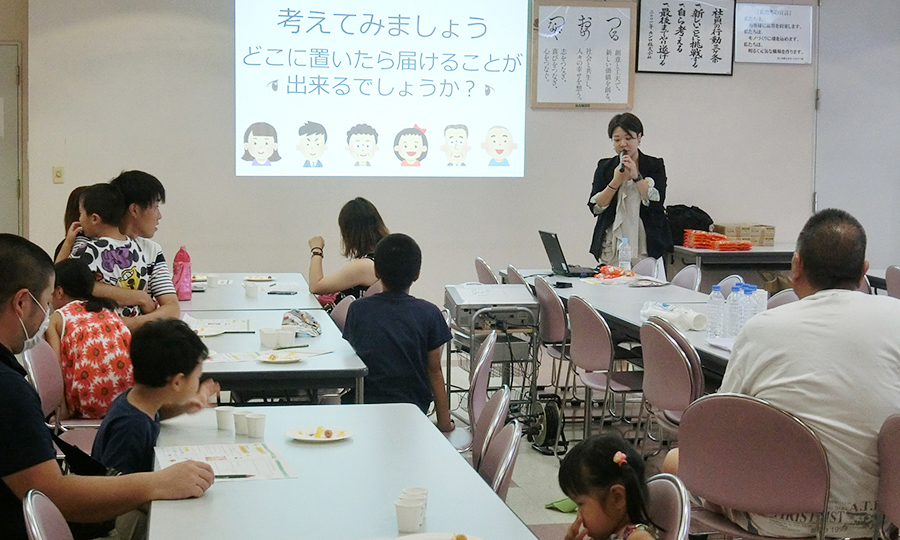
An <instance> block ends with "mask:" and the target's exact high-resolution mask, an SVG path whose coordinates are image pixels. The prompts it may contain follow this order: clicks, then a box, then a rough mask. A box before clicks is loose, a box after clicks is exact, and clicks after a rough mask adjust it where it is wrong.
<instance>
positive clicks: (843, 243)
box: [797, 208, 866, 290]
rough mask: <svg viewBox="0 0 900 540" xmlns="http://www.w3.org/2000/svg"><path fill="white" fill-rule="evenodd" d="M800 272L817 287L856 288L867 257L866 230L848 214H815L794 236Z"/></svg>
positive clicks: (835, 212) (835, 210) (841, 212)
mask: <svg viewBox="0 0 900 540" xmlns="http://www.w3.org/2000/svg"><path fill="white" fill-rule="evenodd" d="M797 253H799V254H800V260H801V261H802V262H803V273H804V275H805V276H806V280H807V281H809V284H810V285H812V286H813V287H815V288H817V289H820V290H822V289H854V290H855V289H857V288H858V287H859V283H860V281H861V280H862V276H863V267H864V265H865V260H866V231H865V229H863V226H862V224H861V223H860V222H859V221H858V220H857V219H856V218H855V217H853V216H851V215H850V214H849V213H847V212H845V211H843V210H838V209H836V208H828V209H825V210H822V211H821V212H818V213H817V214H814V215H813V216H812V217H811V218H809V220H808V221H807V222H806V225H804V226H803V230H802V231H800V235H799V236H798V237H797Z"/></svg>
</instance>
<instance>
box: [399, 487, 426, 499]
mask: <svg viewBox="0 0 900 540" xmlns="http://www.w3.org/2000/svg"><path fill="white" fill-rule="evenodd" d="M403 494H404V495H424V496H425V500H426V501H427V500H428V488H422V487H408V488H403Z"/></svg>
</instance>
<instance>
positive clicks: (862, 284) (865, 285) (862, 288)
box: [856, 274, 872, 294]
mask: <svg viewBox="0 0 900 540" xmlns="http://www.w3.org/2000/svg"><path fill="white" fill-rule="evenodd" d="M856 290H857V291H859V292H861V293H866V294H872V285H871V284H870V283H869V276H867V275H865V274H863V277H862V279H861V280H859V287H857V288H856Z"/></svg>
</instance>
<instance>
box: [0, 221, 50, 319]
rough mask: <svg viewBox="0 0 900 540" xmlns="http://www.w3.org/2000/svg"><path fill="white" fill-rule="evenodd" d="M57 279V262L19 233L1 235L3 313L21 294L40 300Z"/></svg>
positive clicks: (0, 284)
mask: <svg viewBox="0 0 900 540" xmlns="http://www.w3.org/2000/svg"><path fill="white" fill-rule="evenodd" d="M52 276H53V259H51V258H50V255H47V253H46V252H45V251H44V250H43V249H41V248H39V247H38V246H37V245H36V244H34V243H32V242H30V241H28V240H26V239H24V238H22V237H21V236H17V235H15V234H5V233H3V234H0V312H2V311H3V310H4V309H5V308H6V303H7V302H8V301H9V299H10V298H12V297H13V296H14V295H15V294H16V293H17V292H19V291H21V290H22V289H28V290H29V291H30V292H31V294H33V295H34V297H35V298H39V297H40V295H41V293H43V292H44V289H46V288H47V285H48V284H49V282H50V278H51V277H52Z"/></svg>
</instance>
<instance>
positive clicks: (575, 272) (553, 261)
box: [538, 231, 597, 277]
mask: <svg viewBox="0 0 900 540" xmlns="http://www.w3.org/2000/svg"><path fill="white" fill-rule="evenodd" d="M538 232H539V233H540V235H541V241H542V242H543V243H544V251H546V252H547V258H548V259H550V268H551V270H553V275H554V276H567V277H586V276H593V275H594V274H596V273H597V270H596V269H595V268H588V267H585V266H577V265H573V264H568V263H567V262H566V256H565V255H563V251H562V246H560V245H559V237H557V236H556V233H552V232H547V231H538Z"/></svg>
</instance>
